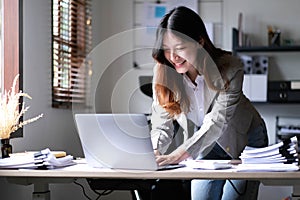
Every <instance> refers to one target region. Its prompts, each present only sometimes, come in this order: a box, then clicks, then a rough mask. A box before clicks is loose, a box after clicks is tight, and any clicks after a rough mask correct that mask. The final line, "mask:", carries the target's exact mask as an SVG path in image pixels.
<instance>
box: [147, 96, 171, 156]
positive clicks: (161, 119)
mask: <svg viewBox="0 0 300 200" xmlns="http://www.w3.org/2000/svg"><path fill="white" fill-rule="evenodd" d="M151 127H152V128H151V140H152V145H153V149H155V150H157V151H158V152H159V153H160V154H164V153H165V152H166V151H167V149H168V148H169V146H170V144H171V143H172V139H173V135H174V125H173V118H171V117H170V116H169V113H168V112H167V111H166V110H165V109H164V108H162V107H161V106H160V105H159V104H158V103H157V102H155V101H154V102H153V104H152V114H151Z"/></svg>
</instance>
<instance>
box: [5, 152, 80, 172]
mask: <svg viewBox="0 0 300 200" xmlns="http://www.w3.org/2000/svg"><path fill="white" fill-rule="evenodd" d="M75 164H76V163H75V162H74V160H73V156H71V155H66V156H63V157H58V158H57V157H56V156H55V155H54V153H52V152H51V151H50V149H44V150H41V151H38V152H24V153H17V154H11V155H10V157H9V158H3V159H0V168H5V169H21V168H43V169H52V168H58V167H66V166H70V165H75Z"/></svg>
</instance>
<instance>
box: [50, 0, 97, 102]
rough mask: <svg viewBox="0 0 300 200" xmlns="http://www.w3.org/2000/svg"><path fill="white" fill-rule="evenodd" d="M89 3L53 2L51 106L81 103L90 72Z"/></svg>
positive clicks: (78, 0)
mask: <svg viewBox="0 0 300 200" xmlns="http://www.w3.org/2000/svg"><path fill="white" fill-rule="evenodd" d="M91 16H92V13H91V0H52V106H53V107H56V108H60V107H65V108H70V107H71V106H72V104H74V103H76V104H78V103H79V104H84V103H85V100H86V93H87V89H86V83H87V79H88V77H89V73H91V60H90V59H89V57H88V54H89V52H90V51H91V46H92V30H91V29H92V28H91V20H92V18H91Z"/></svg>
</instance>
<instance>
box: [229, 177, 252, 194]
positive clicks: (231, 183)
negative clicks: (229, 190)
mask: <svg viewBox="0 0 300 200" xmlns="http://www.w3.org/2000/svg"><path fill="white" fill-rule="evenodd" d="M228 181H229V183H230V185H231V186H232V187H233V189H234V191H235V192H236V193H237V194H238V195H240V196H243V195H245V194H246V191H247V186H248V180H246V185H245V188H244V191H243V192H239V191H238V189H237V188H236V187H235V185H234V184H233V182H232V181H231V180H228Z"/></svg>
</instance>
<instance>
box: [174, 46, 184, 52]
mask: <svg viewBox="0 0 300 200" xmlns="http://www.w3.org/2000/svg"><path fill="white" fill-rule="evenodd" d="M184 49H185V48H184V47H178V48H176V51H182V50H184Z"/></svg>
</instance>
